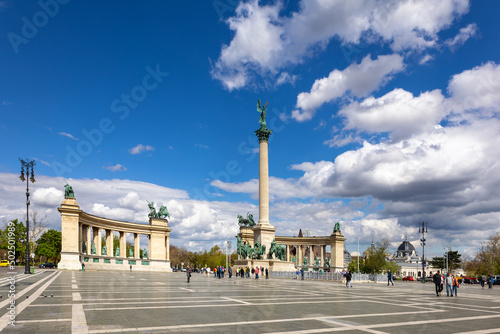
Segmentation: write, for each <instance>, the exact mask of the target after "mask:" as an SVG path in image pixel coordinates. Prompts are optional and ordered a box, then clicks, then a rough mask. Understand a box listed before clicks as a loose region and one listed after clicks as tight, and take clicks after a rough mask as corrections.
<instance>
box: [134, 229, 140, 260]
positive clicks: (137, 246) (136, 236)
mask: <svg viewBox="0 0 500 334" xmlns="http://www.w3.org/2000/svg"><path fill="white" fill-rule="evenodd" d="M134 257H135V258H136V259H138V258H140V257H141V235H140V234H139V233H134Z"/></svg>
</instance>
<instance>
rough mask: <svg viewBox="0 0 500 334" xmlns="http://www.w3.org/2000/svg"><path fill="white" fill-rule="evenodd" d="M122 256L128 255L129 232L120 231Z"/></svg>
mask: <svg viewBox="0 0 500 334" xmlns="http://www.w3.org/2000/svg"><path fill="white" fill-rule="evenodd" d="M120 257H127V233H125V232H122V231H120Z"/></svg>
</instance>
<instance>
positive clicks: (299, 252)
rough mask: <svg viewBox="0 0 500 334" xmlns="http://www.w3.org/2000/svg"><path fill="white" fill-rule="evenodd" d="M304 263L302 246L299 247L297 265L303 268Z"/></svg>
mask: <svg viewBox="0 0 500 334" xmlns="http://www.w3.org/2000/svg"><path fill="white" fill-rule="evenodd" d="M302 263H303V261H302V245H298V246H297V265H298V266H301V265H302Z"/></svg>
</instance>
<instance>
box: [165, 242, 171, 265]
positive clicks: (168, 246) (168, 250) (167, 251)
mask: <svg viewBox="0 0 500 334" xmlns="http://www.w3.org/2000/svg"><path fill="white" fill-rule="evenodd" d="M165 248H166V253H167V254H166V258H167V261H170V238H169V237H165Z"/></svg>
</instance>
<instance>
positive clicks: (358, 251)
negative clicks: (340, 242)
mask: <svg viewBox="0 0 500 334" xmlns="http://www.w3.org/2000/svg"><path fill="white" fill-rule="evenodd" d="M356 239H358V280H361V278H360V277H359V238H356Z"/></svg>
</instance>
